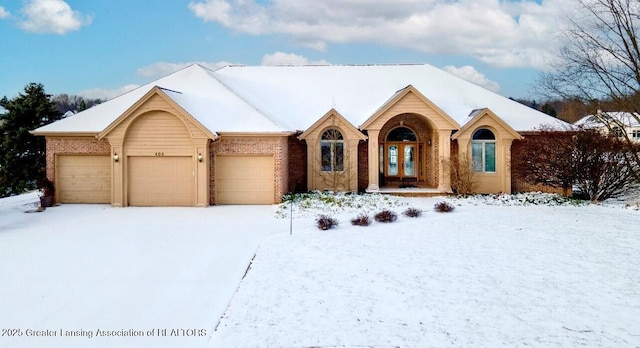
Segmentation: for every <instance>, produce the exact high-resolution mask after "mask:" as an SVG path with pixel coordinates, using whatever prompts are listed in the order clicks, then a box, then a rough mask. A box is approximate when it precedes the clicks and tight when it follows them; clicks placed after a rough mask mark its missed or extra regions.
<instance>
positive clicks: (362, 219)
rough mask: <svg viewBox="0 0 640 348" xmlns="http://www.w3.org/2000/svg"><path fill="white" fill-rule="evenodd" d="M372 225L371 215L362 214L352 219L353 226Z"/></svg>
mask: <svg viewBox="0 0 640 348" xmlns="http://www.w3.org/2000/svg"><path fill="white" fill-rule="evenodd" d="M370 223H371V219H370V218H369V215H367V214H365V213H361V214H360V215H358V216H357V217H355V218H353V219H351V224H352V225H354V226H369V224H370Z"/></svg>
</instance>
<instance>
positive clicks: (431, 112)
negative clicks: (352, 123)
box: [360, 85, 460, 129]
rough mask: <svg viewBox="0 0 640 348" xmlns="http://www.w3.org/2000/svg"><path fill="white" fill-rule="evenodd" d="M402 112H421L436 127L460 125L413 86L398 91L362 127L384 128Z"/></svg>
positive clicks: (452, 127) (450, 127) (443, 127)
mask: <svg viewBox="0 0 640 348" xmlns="http://www.w3.org/2000/svg"><path fill="white" fill-rule="evenodd" d="M401 114H419V115H422V116H423V117H425V118H427V119H428V120H429V122H430V123H431V124H432V125H433V126H434V127H435V128H436V129H458V128H460V125H459V124H458V122H456V121H455V120H454V119H453V118H452V117H451V116H449V115H447V114H446V113H445V112H444V111H442V110H441V109H440V108H439V107H438V106H437V105H436V104H434V103H433V102H432V101H430V100H429V99H428V98H426V97H425V96H424V95H422V93H420V92H419V91H418V90H417V89H415V88H414V87H413V86H411V85H409V86H407V87H406V88H404V89H402V90H400V91H398V92H397V93H396V94H395V95H394V96H392V97H391V98H390V99H389V101H387V102H386V103H385V104H383V105H382V107H380V109H378V111H376V112H375V113H374V114H373V115H372V116H371V117H369V119H368V120H367V121H365V122H364V123H363V124H362V125H361V126H360V128H361V129H382V127H383V126H384V124H385V123H387V121H389V120H390V119H391V118H392V117H394V116H397V115H401Z"/></svg>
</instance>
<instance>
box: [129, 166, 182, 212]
mask: <svg viewBox="0 0 640 348" xmlns="http://www.w3.org/2000/svg"><path fill="white" fill-rule="evenodd" d="M127 166H128V174H129V178H128V179H129V180H128V187H129V192H128V197H129V205H131V206H192V205H194V202H193V199H194V196H195V195H194V191H193V190H194V173H193V159H192V157H188V156H171V157H148V156H147V157H144V156H137V157H129V158H128V161H127Z"/></svg>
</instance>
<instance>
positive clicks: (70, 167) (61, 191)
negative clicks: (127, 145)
mask: <svg viewBox="0 0 640 348" xmlns="http://www.w3.org/2000/svg"><path fill="white" fill-rule="evenodd" d="M56 189H57V197H58V201H60V203H102V204H104V203H111V161H110V157H109V156H104V155H58V156H57V158H56Z"/></svg>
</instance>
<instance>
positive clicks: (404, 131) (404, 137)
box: [387, 127, 418, 141]
mask: <svg viewBox="0 0 640 348" xmlns="http://www.w3.org/2000/svg"><path fill="white" fill-rule="evenodd" d="M417 139H418V138H416V133H414V132H413V131H412V130H411V129H409V128H407V127H398V128H394V129H393V130H391V132H389V134H387V141H417Z"/></svg>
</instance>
